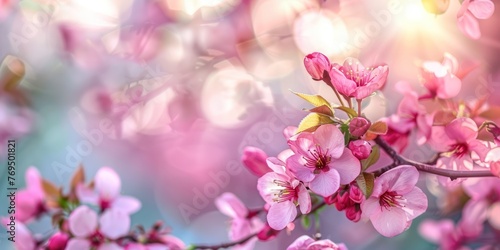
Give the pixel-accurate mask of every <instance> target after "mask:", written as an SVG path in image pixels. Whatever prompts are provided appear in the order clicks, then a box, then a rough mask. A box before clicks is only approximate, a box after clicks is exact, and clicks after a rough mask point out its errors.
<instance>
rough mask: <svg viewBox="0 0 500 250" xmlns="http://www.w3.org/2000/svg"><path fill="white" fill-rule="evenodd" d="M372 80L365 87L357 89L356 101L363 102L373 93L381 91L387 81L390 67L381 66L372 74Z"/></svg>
mask: <svg viewBox="0 0 500 250" xmlns="http://www.w3.org/2000/svg"><path fill="white" fill-rule="evenodd" d="M370 75H371V77H372V79H371V81H370V82H368V83H367V84H366V85H365V86H360V87H358V88H357V90H356V93H355V96H354V97H356V99H358V100H361V99H365V98H366V97H368V96H370V95H371V94H372V93H373V92H375V91H377V90H379V89H381V88H382V87H383V86H384V84H385V82H386V81H387V76H388V75H389V67H387V66H379V67H377V68H375V69H374V70H373V71H372V72H371V73H370Z"/></svg>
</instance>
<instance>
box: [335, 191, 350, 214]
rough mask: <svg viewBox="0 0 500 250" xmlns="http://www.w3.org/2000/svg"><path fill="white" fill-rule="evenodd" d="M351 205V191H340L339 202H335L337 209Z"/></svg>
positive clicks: (340, 209)
mask: <svg viewBox="0 0 500 250" xmlns="http://www.w3.org/2000/svg"><path fill="white" fill-rule="evenodd" d="M350 205H352V204H351V199H349V192H339V193H338V194H337V202H336V203H335V207H336V208H337V210H339V211H342V210H344V209H346V208H347V207H349V206H350Z"/></svg>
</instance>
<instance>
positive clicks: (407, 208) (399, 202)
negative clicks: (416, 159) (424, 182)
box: [361, 165, 427, 237]
mask: <svg viewBox="0 0 500 250" xmlns="http://www.w3.org/2000/svg"><path fill="white" fill-rule="evenodd" d="M418 177H419V174H418V171H417V169H416V168H415V167H413V166H409V165H402V166H399V167H396V168H393V169H391V170H389V171H387V172H385V173H383V174H382V175H381V176H380V177H378V178H376V179H375V185H374V187H373V193H372V195H371V196H370V198H368V199H367V200H365V201H364V202H363V203H361V211H363V215H364V216H365V217H368V218H369V219H370V221H371V222H372V224H373V226H374V227H375V229H376V230H377V231H378V232H379V233H380V234H382V235H384V236H386V237H393V236H396V235H398V234H400V233H402V232H404V231H405V230H406V229H408V228H409V227H410V225H411V221H412V220H413V219H415V218H416V217H417V216H419V215H421V214H422V213H423V212H425V210H426V209H427V197H426V196H425V194H424V193H423V192H422V190H420V189H419V188H418V187H415V184H417V181H418Z"/></svg>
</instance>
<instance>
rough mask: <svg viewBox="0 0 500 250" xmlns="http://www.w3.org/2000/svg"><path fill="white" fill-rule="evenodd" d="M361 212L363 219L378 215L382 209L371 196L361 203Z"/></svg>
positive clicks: (377, 200)
mask: <svg viewBox="0 0 500 250" xmlns="http://www.w3.org/2000/svg"><path fill="white" fill-rule="evenodd" d="M361 211H363V213H362V215H363V217H365V218H369V217H370V216H372V215H374V214H376V213H380V212H381V211H382V207H381V206H380V202H379V199H378V198H375V197H373V196H372V197H370V198H368V199H366V200H365V201H363V202H362V203H361Z"/></svg>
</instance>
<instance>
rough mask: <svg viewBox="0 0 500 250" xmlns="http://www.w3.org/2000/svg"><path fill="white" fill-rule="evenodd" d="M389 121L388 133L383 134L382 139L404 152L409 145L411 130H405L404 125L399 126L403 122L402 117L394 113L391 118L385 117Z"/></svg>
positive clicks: (398, 150) (399, 151)
mask: <svg viewBox="0 0 500 250" xmlns="http://www.w3.org/2000/svg"><path fill="white" fill-rule="evenodd" d="M383 121H385V122H386V123H387V133H386V134H385V135H381V137H382V139H384V141H386V142H387V143H389V145H391V146H392V147H393V148H394V149H395V150H396V151H397V152H398V153H402V152H403V151H404V150H405V149H406V147H407V146H408V137H409V136H410V132H411V130H405V128H404V127H401V126H398V125H399V124H400V123H401V117H399V116H397V115H392V116H390V117H389V118H385V119H383Z"/></svg>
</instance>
